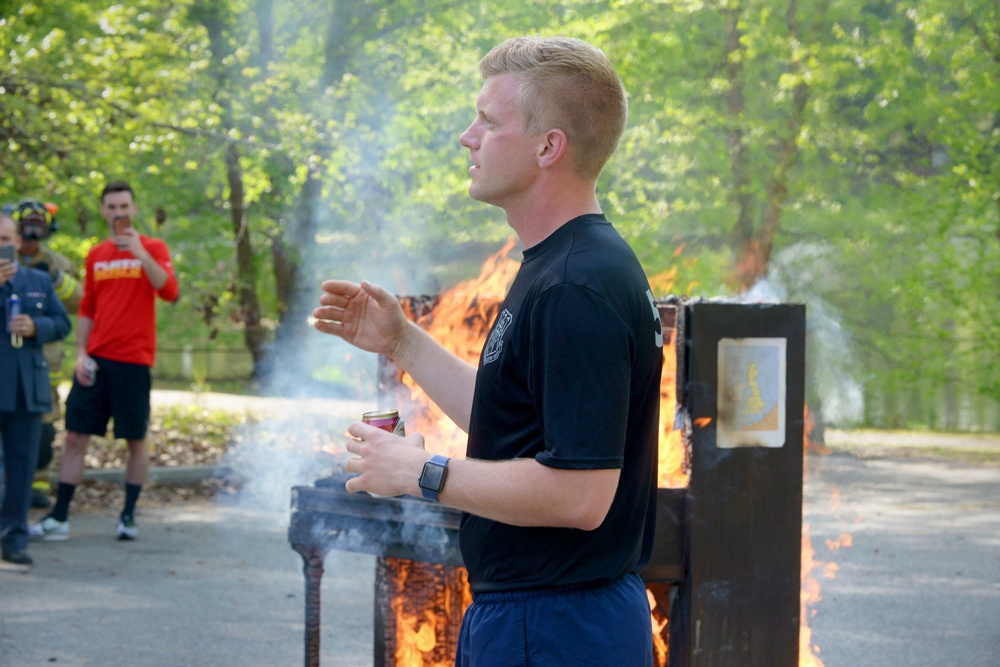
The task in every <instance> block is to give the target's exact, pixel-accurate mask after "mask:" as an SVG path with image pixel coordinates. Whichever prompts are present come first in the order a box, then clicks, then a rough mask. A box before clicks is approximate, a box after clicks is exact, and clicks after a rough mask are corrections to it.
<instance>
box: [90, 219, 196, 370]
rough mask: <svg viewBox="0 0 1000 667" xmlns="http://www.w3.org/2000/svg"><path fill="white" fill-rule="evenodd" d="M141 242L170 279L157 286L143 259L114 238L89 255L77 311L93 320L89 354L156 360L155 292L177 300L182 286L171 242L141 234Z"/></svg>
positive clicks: (133, 361) (146, 363) (150, 362)
mask: <svg viewBox="0 0 1000 667" xmlns="http://www.w3.org/2000/svg"><path fill="white" fill-rule="evenodd" d="M139 238H140V240H141V241H142V247H143V248H145V249H146V252H148V253H149V254H150V255H151V256H152V257H153V259H154V260H156V263H157V264H159V265H160V266H161V267H163V269H164V270H165V271H166V272H167V281H166V282H165V283H164V284H163V287H161V288H160V289H158V290H157V289H154V288H153V285H152V284H151V283H150V282H149V278H148V277H147V276H146V273H145V272H144V271H143V270H142V262H141V261H139V259H138V258H136V257H135V256H134V255H133V254H132V253H131V252H129V251H128V250H119V249H118V246H116V245H115V244H114V243H112V242H111V240H110V239H107V240H104V241H101V242H100V243H98V244H97V245H96V246H94V247H93V248H92V249H91V251H90V253H89V254H88V255H87V263H86V269H87V273H86V276H85V278H84V283H83V299H82V300H81V301H80V308H79V310H78V311H77V314H78V315H79V316H81V317H88V318H90V319H92V320H93V321H94V327H93V329H92V330H91V332H90V338H89V339H88V340H87V354H89V355H90V356H97V357H104V358H105V359H111V360H114V361H122V362H126V363H130V364H140V365H142V366H152V365H153V363H154V362H155V360H156V297H157V296H159V297H160V298H161V299H163V300H164V301H169V302H174V301H176V300H177V297H178V295H179V294H180V290H179V288H178V286H177V277H176V276H175V275H174V266H173V264H171V262H170V251H169V250H168V249H167V244H166V243H164V242H163V241H161V240H160V239H154V238H149V237H146V236H140V237H139Z"/></svg>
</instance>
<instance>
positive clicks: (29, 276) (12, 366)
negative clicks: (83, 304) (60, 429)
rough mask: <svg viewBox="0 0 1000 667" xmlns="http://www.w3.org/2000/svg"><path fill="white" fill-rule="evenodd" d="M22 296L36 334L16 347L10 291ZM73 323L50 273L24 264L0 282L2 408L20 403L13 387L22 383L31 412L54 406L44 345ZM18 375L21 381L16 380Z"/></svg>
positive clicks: (11, 408)
mask: <svg viewBox="0 0 1000 667" xmlns="http://www.w3.org/2000/svg"><path fill="white" fill-rule="evenodd" d="M11 294H16V295H17V296H18V297H19V298H20V299H21V313H22V314H24V315H30V316H31V319H32V320H34V322H35V335H34V336H32V337H31V338H25V339H24V343H23V345H22V347H20V348H15V347H14V346H13V344H12V342H11V336H10V333H9V332H8V331H7V320H8V319H9V318H8V313H7V304H8V303H9V299H10V295H11ZM71 327H72V325H71V324H70V321H69V317H68V316H67V315H66V309H65V308H63V305H62V303H61V302H60V301H59V297H57V296H56V293H55V290H54V289H53V288H52V279H51V278H50V277H49V274H48V273H45V272H43V271H38V270H36V269H30V268H28V267H26V266H24V265H23V264H22V265H20V266H19V267H18V270H17V273H15V274H14V277H13V278H11V279H10V280H9V281H8V282H7V283H6V284H5V285H3V286H0V412H13V411H14V410H15V408H16V407H17V395H16V394H15V391H14V388H15V387H20V388H21V392H22V395H23V397H24V403H25V405H26V406H27V411H28V412H38V413H41V414H44V413H46V412H48V411H49V410H51V409H52V391H51V389H50V388H49V365H48V362H47V361H46V360H45V353H44V352H43V350H42V346H43V345H45V343H49V342H52V341H56V340H61V339H63V338H65V337H66V336H67V335H69V331H70V328H71ZM18 376H19V377H20V382H17V381H16V380H17V379H18Z"/></svg>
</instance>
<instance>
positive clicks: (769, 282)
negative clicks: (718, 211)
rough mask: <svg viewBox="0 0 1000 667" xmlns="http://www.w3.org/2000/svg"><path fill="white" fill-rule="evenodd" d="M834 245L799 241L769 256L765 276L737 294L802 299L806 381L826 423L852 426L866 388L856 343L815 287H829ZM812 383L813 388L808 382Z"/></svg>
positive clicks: (859, 415) (764, 298)
mask: <svg viewBox="0 0 1000 667" xmlns="http://www.w3.org/2000/svg"><path fill="white" fill-rule="evenodd" d="M831 251H832V249H831V248H830V247H829V246H826V245H824V244H820V243H797V244H795V245H793V246H791V247H789V248H786V249H785V250H783V251H781V252H779V253H777V254H776V255H775V256H774V257H772V259H771V262H770V264H769V267H768V274H767V277H766V278H765V279H763V280H760V281H758V282H757V283H756V284H755V285H754V286H753V287H752V288H751V289H750V290H749V291H747V292H746V293H745V294H744V295H742V296H741V297H740V300H741V301H743V302H747V303H754V302H760V301H772V302H792V303H802V304H805V306H806V336H807V343H806V346H807V353H806V364H807V369H806V373H807V374H806V379H807V391H809V390H810V389H811V391H812V392H813V393H814V395H815V396H817V397H818V398H819V401H820V408H821V411H822V418H823V421H824V422H825V423H826V424H836V425H838V426H850V425H854V424H857V423H860V422H861V421H862V419H863V418H864V408H865V403H864V389H863V386H862V383H861V382H860V380H859V379H858V378H859V377H860V375H861V371H860V369H859V368H858V364H857V362H856V360H855V356H854V352H853V350H854V341H853V340H852V339H851V336H850V334H849V333H848V332H847V331H845V330H844V328H843V325H842V324H841V322H840V317H839V315H838V313H837V312H836V309H835V308H833V307H832V306H830V305H829V304H828V303H826V302H825V301H824V300H823V298H822V297H820V296H819V294H818V291H819V290H818V289H817V288H816V285H817V284H819V282H820V281H822V282H823V286H824V289H826V290H829V289H830V288H831V285H830V282H831V281H832V280H835V275H836V274H835V270H834V267H833V265H832V264H831V263H830V262H829V261H828V260H827V257H828V255H829V253H830V252H831ZM810 385H811V386H810Z"/></svg>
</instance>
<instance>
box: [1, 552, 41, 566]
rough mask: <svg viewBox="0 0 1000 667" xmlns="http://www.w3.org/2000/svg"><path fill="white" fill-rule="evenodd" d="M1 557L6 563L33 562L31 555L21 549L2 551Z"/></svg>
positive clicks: (22, 563) (24, 563)
mask: <svg viewBox="0 0 1000 667" xmlns="http://www.w3.org/2000/svg"><path fill="white" fill-rule="evenodd" d="M3 559H4V560H5V561H7V562H8V563H13V564H14V565H31V564H32V563H34V562H35V561H33V560H31V556H29V555H28V554H26V553H24V552H23V551H4V552H3Z"/></svg>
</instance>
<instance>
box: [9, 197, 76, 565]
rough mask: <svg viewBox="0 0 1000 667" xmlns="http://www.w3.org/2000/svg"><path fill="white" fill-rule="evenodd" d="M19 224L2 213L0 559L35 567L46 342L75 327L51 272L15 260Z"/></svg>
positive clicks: (46, 399)
mask: <svg viewBox="0 0 1000 667" xmlns="http://www.w3.org/2000/svg"><path fill="white" fill-rule="evenodd" d="M20 245H21V237H20V235H19V234H18V232H17V223H15V222H14V219H13V218H11V217H10V216H9V215H8V214H6V213H0V321H2V322H3V323H4V327H3V331H2V332H0V441H2V442H3V460H4V468H3V487H4V494H3V503H2V505H0V557H2V559H3V560H4V561H6V562H8V563H13V564H15V565H31V564H32V560H31V557H30V556H28V553H27V549H28V505H29V503H30V500H31V478H32V476H33V474H34V472H35V467H36V463H37V460H38V436H39V433H40V431H41V425H42V415H43V414H45V413H46V412H48V411H49V410H50V409H51V408H52V394H51V392H50V385H49V370H48V364H47V363H46V361H45V353H44V352H43V350H42V346H43V345H44V344H46V343H51V342H53V341H58V340H61V339H63V338H65V337H66V336H67V335H68V334H69V332H70V328H71V324H70V321H69V317H68V316H67V315H66V309H65V308H63V305H62V304H61V303H60V302H59V298H58V297H57V296H56V293H55V291H54V290H53V288H52V280H51V279H50V278H49V276H48V274H47V273H44V272H42V271H37V270H35V269H30V268H27V267H25V266H22V265H20V264H19V263H18V261H17V260H16V253H17V249H18V248H19V247H20Z"/></svg>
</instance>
